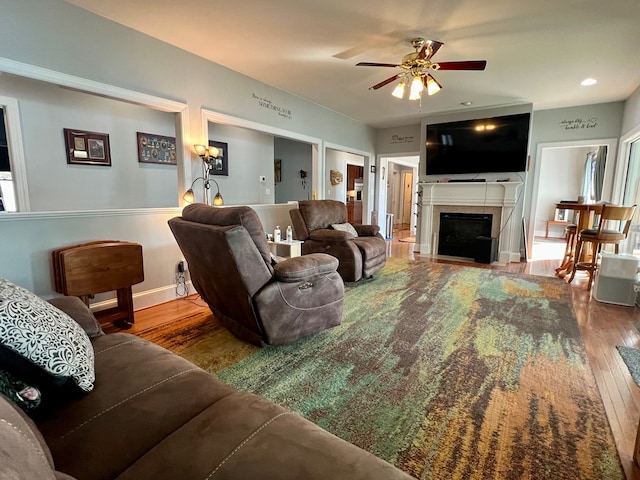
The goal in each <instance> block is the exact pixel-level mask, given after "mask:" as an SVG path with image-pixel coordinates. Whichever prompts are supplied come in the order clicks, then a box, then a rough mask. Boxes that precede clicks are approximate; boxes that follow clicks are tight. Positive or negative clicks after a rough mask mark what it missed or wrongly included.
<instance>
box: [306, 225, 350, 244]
mask: <svg viewBox="0 0 640 480" xmlns="http://www.w3.org/2000/svg"><path fill="white" fill-rule="evenodd" d="M309 238H310V239H311V240H316V241H318V242H323V243H336V242H344V241H346V240H351V239H353V238H355V237H354V236H353V235H351V234H350V233H349V232H344V231H342V230H333V229H332V228H321V229H318V230H314V231H312V232H311V234H310V235H309Z"/></svg>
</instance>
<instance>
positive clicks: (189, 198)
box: [182, 188, 195, 203]
mask: <svg viewBox="0 0 640 480" xmlns="http://www.w3.org/2000/svg"><path fill="white" fill-rule="evenodd" d="M182 199H183V200H184V201H185V202H187V203H193V201H194V200H195V195H194V194H193V188H190V189H189V190H187V191H186V192H184V195H183V196H182Z"/></svg>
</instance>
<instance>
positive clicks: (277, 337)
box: [169, 204, 344, 345]
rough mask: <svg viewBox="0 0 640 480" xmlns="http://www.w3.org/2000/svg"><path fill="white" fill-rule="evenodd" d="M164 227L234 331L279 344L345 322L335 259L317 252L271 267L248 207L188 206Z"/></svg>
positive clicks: (262, 236) (256, 340)
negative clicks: (169, 231)
mask: <svg viewBox="0 0 640 480" xmlns="http://www.w3.org/2000/svg"><path fill="white" fill-rule="evenodd" d="M169 227H170V228H171V231H172V232H173V235H174V237H175V238H176V240H177V242H178V245H179V246H180V249H181V250H182V253H183V254H184V257H185V259H186V261H187V263H188V265H189V272H190V275H191V281H192V283H193V285H194V287H195V289H196V291H197V292H198V293H199V294H200V296H201V297H202V298H203V300H204V301H205V302H207V304H208V305H209V307H210V308H211V311H212V312H213V313H214V315H215V316H216V318H218V319H219V320H220V322H221V323H222V324H223V325H224V326H225V327H226V328H227V329H229V331H231V333H233V334H234V335H235V336H236V337H238V338H240V339H243V340H245V341H248V342H250V343H253V344H255V345H261V344H262V342H265V343H267V344H270V345H281V344H285V343H290V342H292V341H294V340H297V339H299V338H301V337H305V336H307V335H311V334H312V333H316V332H319V331H321V330H324V329H327V328H329V327H333V326H336V325H339V324H340V322H341V321H342V303H343V296H344V285H343V282H342V280H341V278H340V276H339V275H338V273H337V272H336V269H337V267H338V262H337V261H336V259H335V258H333V257H331V256H329V255H321V254H316V255H313V256H302V257H296V258H290V259H286V260H282V261H280V262H278V263H276V264H275V265H272V257H271V252H270V251H269V246H268V244H267V240H266V238H265V234H264V230H263V228H262V223H261V222H260V219H259V218H258V215H257V214H256V212H255V211H254V210H253V209H251V208H250V207H245V206H242V207H210V206H208V205H204V204H193V205H188V206H187V207H185V209H184V210H183V211H182V217H176V218H172V219H171V220H169Z"/></svg>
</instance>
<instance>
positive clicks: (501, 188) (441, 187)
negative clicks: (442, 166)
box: [418, 181, 523, 263]
mask: <svg viewBox="0 0 640 480" xmlns="http://www.w3.org/2000/svg"><path fill="white" fill-rule="evenodd" d="M522 185H523V184H522V183H521V182H511V181H508V182H468V183H467V182H450V183H446V182H420V183H419V186H420V188H421V196H422V201H421V203H420V207H421V208H420V230H419V233H420V236H419V240H418V242H419V245H420V253H421V254H423V255H438V253H439V248H438V245H437V244H438V243H439V239H440V229H441V227H440V214H441V213H465V214H487V215H489V214H490V215H492V221H491V232H490V234H489V235H487V236H486V239H483V240H484V241H488V242H491V243H490V245H488V246H487V248H486V250H487V251H490V252H491V256H495V255H497V261H498V262H500V263H509V262H519V261H520V234H521V230H522V216H521V211H520V209H518V210H516V205H517V204H518V199H519V197H520V195H519V190H520V188H521V187H522ZM482 237H484V235H482ZM496 251H497V253H496V254H494V252H496ZM465 256H466V255H465Z"/></svg>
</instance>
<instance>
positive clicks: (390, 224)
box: [379, 155, 420, 243]
mask: <svg viewBox="0 0 640 480" xmlns="http://www.w3.org/2000/svg"><path fill="white" fill-rule="evenodd" d="M419 160H420V158H419V156H417V155H416V156H408V157H386V158H381V159H380V168H381V171H380V175H379V182H380V183H379V191H380V196H379V200H380V204H379V205H380V211H381V212H384V213H385V216H383V219H384V220H383V219H381V221H380V225H381V229H382V225H384V226H385V236H386V238H392V237H393V236H394V235H395V237H396V238H400V237H402V238H401V239H402V241H407V242H409V243H415V241H416V230H417V218H418V216H417V212H418V205H417V204H418V184H417V179H418V164H419Z"/></svg>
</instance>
